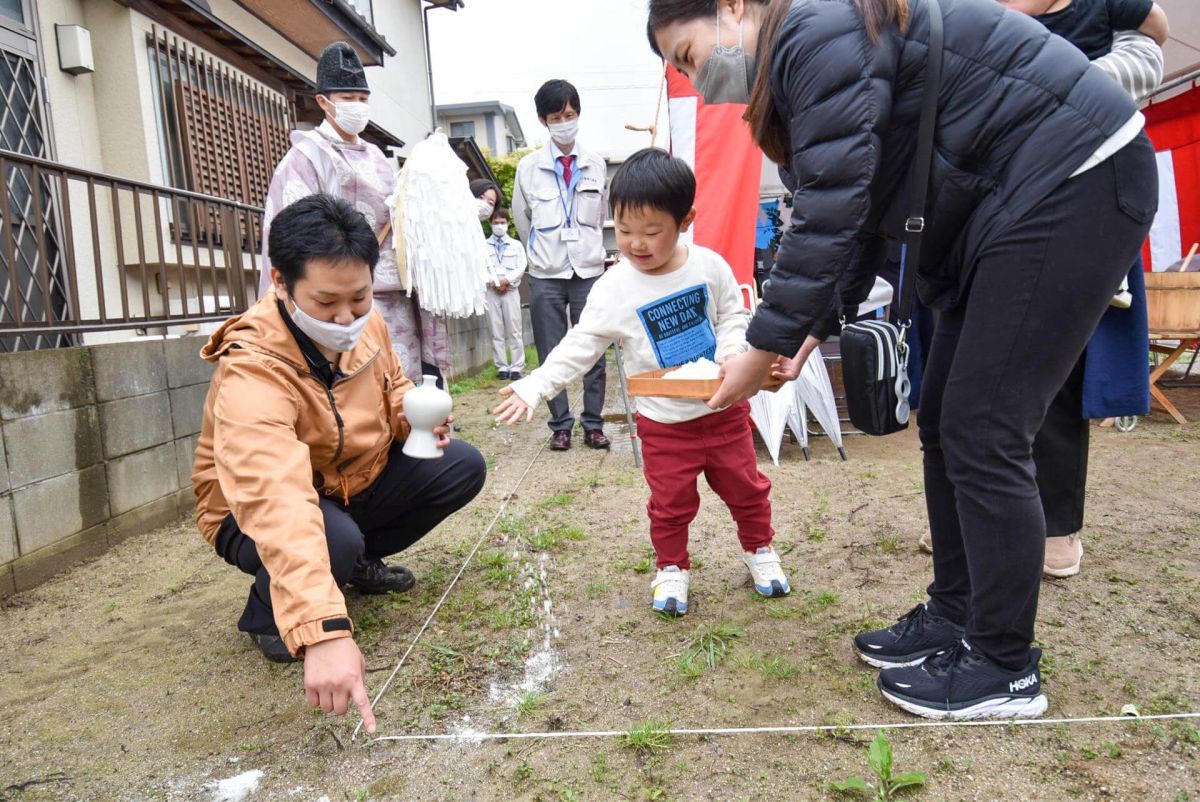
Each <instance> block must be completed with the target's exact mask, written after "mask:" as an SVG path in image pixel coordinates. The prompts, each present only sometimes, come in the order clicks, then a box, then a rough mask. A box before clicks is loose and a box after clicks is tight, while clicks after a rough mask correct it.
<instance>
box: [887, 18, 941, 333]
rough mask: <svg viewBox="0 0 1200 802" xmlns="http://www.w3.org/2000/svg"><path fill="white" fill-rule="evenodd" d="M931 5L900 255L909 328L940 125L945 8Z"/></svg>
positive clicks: (902, 316) (901, 311) (903, 319)
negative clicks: (919, 122)
mask: <svg viewBox="0 0 1200 802" xmlns="http://www.w3.org/2000/svg"><path fill="white" fill-rule="evenodd" d="M925 5H926V6H927V7H928V8H929V49H928V56H927V59H928V62H927V64H926V67H927V69H926V71H925V94H924V97H923V98H922V100H921V124H920V127H919V128H918V129H917V152H916V157H915V159H914V160H913V171H912V198H911V202H910V205H909V214H908V219H906V220H905V221H904V231H905V236H904V246H903V248H902V250H901V256H900V305H899V308H898V309H897V319H898V320H899V321H900V324H901V326H902V327H903V328H905V329H907V328H908V326H909V324H910V323H911V322H912V310H913V301H914V299H915V296H916V289H917V270H918V268H919V267H920V265H921V235H922V234H923V233H924V232H925V202H926V199H927V196H928V194H929V173H930V169H931V168H932V167H933V138H934V133H935V130H936V127H937V102H938V90H939V89H940V88H941V85H942V42H943V38H944V37H943V31H942V7H941V5H940V4H939V3H938V0H925Z"/></svg>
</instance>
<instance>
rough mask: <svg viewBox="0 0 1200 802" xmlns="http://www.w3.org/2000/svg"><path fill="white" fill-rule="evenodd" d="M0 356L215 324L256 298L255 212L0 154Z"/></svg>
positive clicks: (258, 239) (258, 214)
mask: <svg viewBox="0 0 1200 802" xmlns="http://www.w3.org/2000/svg"><path fill="white" fill-rule="evenodd" d="M0 204H2V205H0V351H16V350H29V349H33V348H49V347H58V346H63V345H71V344H76V343H78V341H79V340H78V336H79V335H80V334H83V333H86V332H103V331H119V330H125V329H154V330H162V329H165V328H166V327H171V326H180V325H189V324H198V323H206V322H214V321H219V320H223V319H224V318H227V317H229V316H230V315H233V314H237V313H239V312H242V311H245V310H246V309H247V308H248V306H249V305H250V304H252V303H253V302H254V299H255V296H256V293H257V286H258V275H259V269H260V265H259V262H260V261H261V258H260V254H261V252H262V235H261V232H262V216H263V210H262V209H260V208H257V207H254V206H248V205H246V204H243V203H237V202H234V201H229V200H224V199H222V198H216V197H212V196H209V195H202V194H199V193H196V192H188V191H186V190H181V189H174V188H171V187H162V186H156V185H154V184H148V183H144V182H140V181H133V180H130V179H127V178H120V177H117V176H113V175H107V174H105V173H98V172H93V171H90V170H83V169H80V168H77V167H70V166H67V165H64V164H59V163H57V162H52V161H47V160H45V159H38V158H34V157H31V156H25V155H23V154H20V153H14V152H11V151H5V150H0Z"/></svg>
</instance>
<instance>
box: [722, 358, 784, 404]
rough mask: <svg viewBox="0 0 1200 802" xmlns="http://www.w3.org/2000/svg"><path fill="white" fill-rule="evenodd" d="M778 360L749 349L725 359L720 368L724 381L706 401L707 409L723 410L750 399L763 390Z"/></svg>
mask: <svg viewBox="0 0 1200 802" xmlns="http://www.w3.org/2000/svg"><path fill="white" fill-rule="evenodd" d="M778 358H779V357H778V356H777V355H776V354H772V353H771V352H770V351H760V350H758V349H757V348H751V349H750V350H749V351H746V352H745V353H743V354H738V355H737V356H731V357H729V358H728V359H726V360H725V364H723V365H722V366H721V377H722V378H723V379H724V381H722V382H721V386H720V387H719V388H718V389H717V392H716V394H715V395H714V396H713V397H712V398H710V399H708V402H707V403H708V406H709V408H710V409H723V408H725V407H727V406H730V405H731V404H736V403H738V402H740V401H745V400H746V399H747V398H750V397H752V396H753V395H754V394H755V393H757V392H758V391H759V390H761V389H762V388H763V384H764V382H766V381H767V379H768V377H769V376H770V373H771V368H772V366H773V365H774V364H775V361H776V360H777V359H778Z"/></svg>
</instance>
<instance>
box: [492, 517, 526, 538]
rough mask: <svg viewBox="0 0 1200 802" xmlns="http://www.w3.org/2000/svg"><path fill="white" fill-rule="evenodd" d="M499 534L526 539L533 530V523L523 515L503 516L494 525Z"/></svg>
mask: <svg viewBox="0 0 1200 802" xmlns="http://www.w3.org/2000/svg"><path fill="white" fill-rule="evenodd" d="M496 528H497V529H498V530H500V532H501V534H505V535H508V536H509V537H528V536H529V532H530V531H531V530H532V529H533V522H532V521H530V520H529V518H528V516H525V515H514V516H512V517H509V516H507V515H506V516H505V517H503V518H501V519H500V523H498V524H497V525H496Z"/></svg>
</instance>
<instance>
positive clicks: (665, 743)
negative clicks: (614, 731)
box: [621, 719, 672, 755]
mask: <svg viewBox="0 0 1200 802" xmlns="http://www.w3.org/2000/svg"><path fill="white" fill-rule="evenodd" d="M671 740H672V738H671V732H670V727H669V726H668V725H666V724H664V723H663V722H661V721H656V720H654V719H646V721H644V722H642V723H641V724H639V725H638V726H636V727H634V728H633V729H631V730H629V731H628V732H626V733H625V734H624V735H622V736H621V746H623V747H624V748H626V749H632V750H633V751H634V752H637V753H638V754H640V755H651V754H655V753H657V752H662V751H664V750H666V749H669V748H670V746H671Z"/></svg>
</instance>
